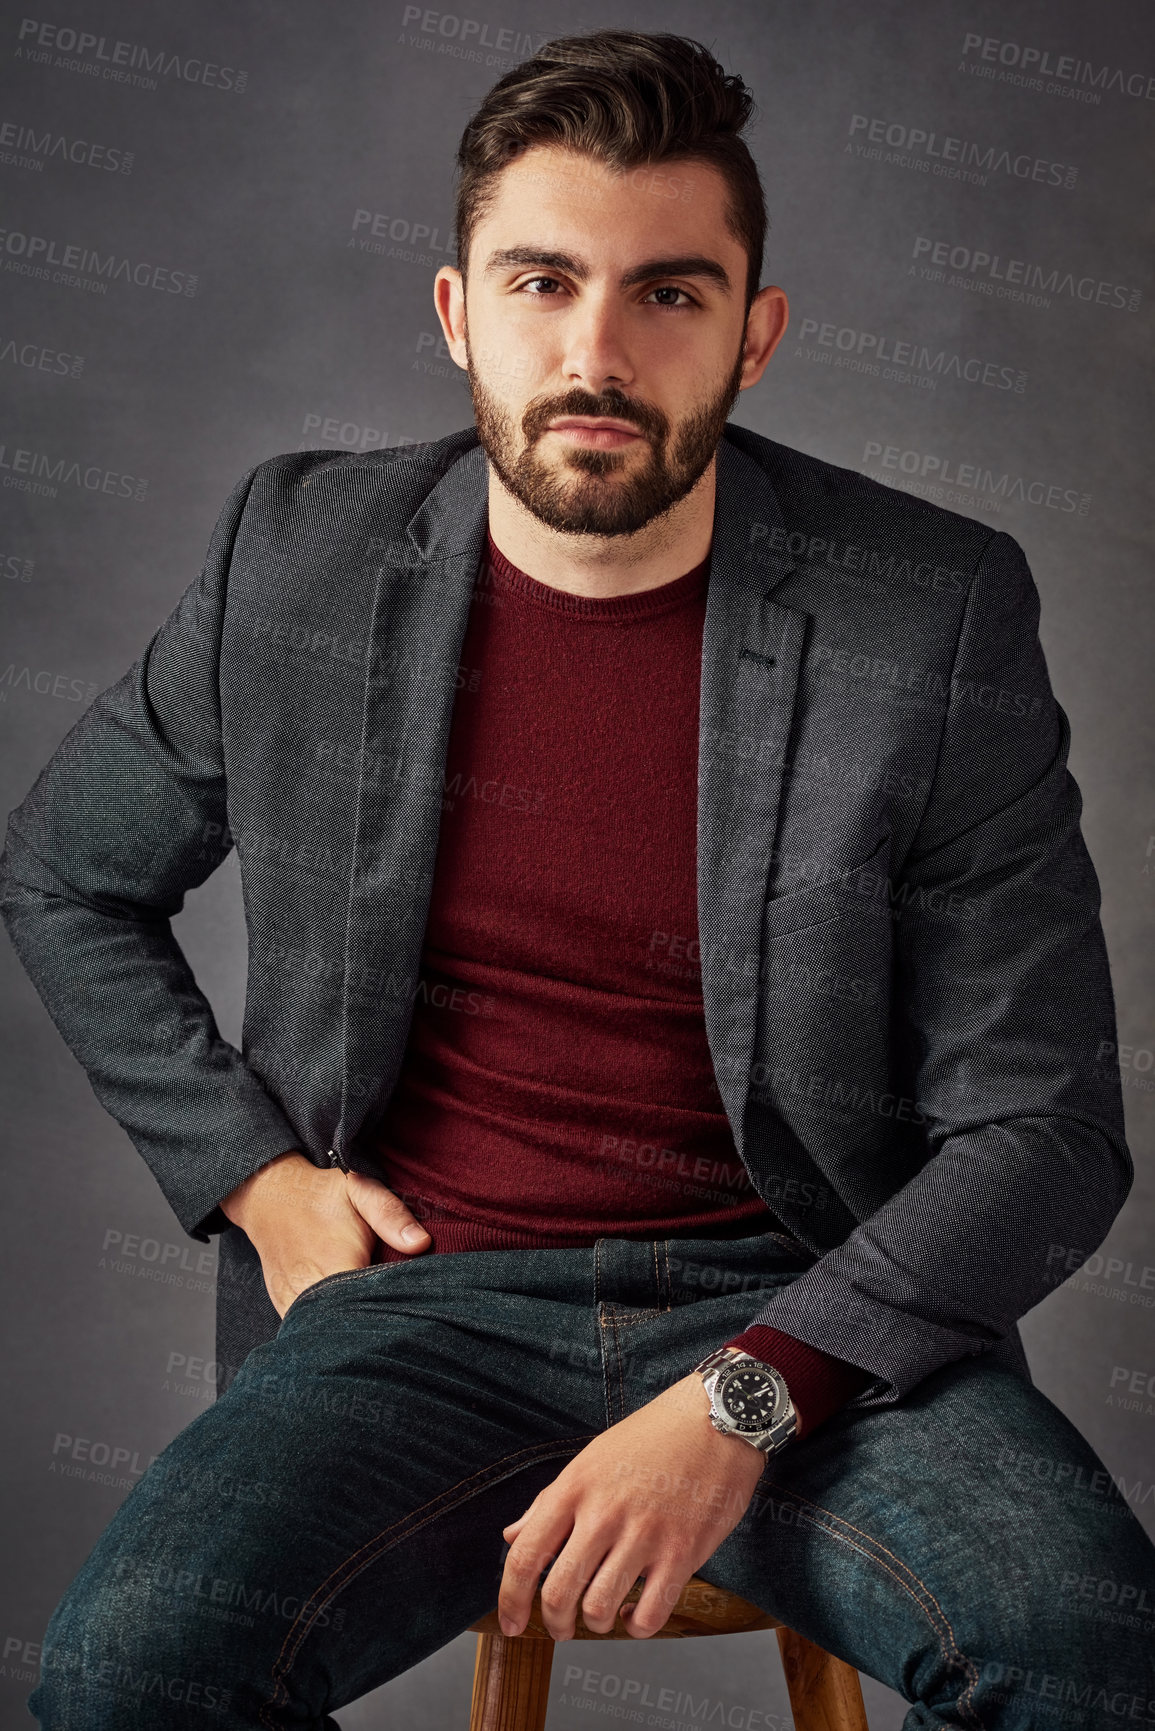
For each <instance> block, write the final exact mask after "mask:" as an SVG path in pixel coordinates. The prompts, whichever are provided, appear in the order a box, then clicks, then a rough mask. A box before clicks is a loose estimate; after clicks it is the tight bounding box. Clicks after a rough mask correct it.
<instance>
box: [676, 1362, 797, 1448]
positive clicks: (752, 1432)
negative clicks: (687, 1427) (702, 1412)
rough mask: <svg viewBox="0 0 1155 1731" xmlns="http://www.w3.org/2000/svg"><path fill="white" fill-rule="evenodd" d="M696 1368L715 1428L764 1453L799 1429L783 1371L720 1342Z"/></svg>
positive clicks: (785, 1442)
mask: <svg viewBox="0 0 1155 1731" xmlns="http://www.w3.org/2000/svg"><path fill="white" fill-rule="evenodd" d="M694 1369H695V1370H696V1371H697V1373H698V1375H699V1376H700V1377H701V1378H702V1383H703V1386H704V1387H705V1390H706V1393H707V1394H708V1395H709V1397H710V1423H711V1424H712V1425H713V1426H714V1429H715V1430H720V1431H722V1432H723V1433H726V1434H729V1435H730V1436H740V1437H741V1438H742V1440H743V1442H748V1443H753V1445H754V1447H755V1448H756V1449H761V1451H762V1453H763V1454H765V1455H772V1454H777V1452H778V1450H779V1449H781V1448H785V1446H786V1444H787V1443H788V1442H789V1441H790V1438H791V1437H792V1436H793V1435H794V1433H795V1431H796V1430H797V1429H798V1413H797V1411H796V1410H795V1407H794V1403H793V1401H792V1400H791V1399H790V1395H789V1392H788V1390H787V1388H786V1380H785V1378H784V1377H783V1375H782V1373H781V1371H778V1370H775V1369H774V1367H773V1365H769V1364H763V1363H762V1360H761V1359H760V1358H753V1357H751V1355H750V1353H748V1352H743V1351H742V1348H741V1347H740V1346H720V1347H719V1348H718V1350H717V1352H712V1353H711V1354H710V1355H709V1357H708V1358H704V1359H703V1360H702V1362H701V1364H698V1365H695V1366H694Z"/></svg>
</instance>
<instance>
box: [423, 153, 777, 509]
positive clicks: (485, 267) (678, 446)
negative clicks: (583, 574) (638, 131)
mask: <svg viewBox="0 0 1155 1731" xmlns="http://www.w3.org/2000/svg"><path fill="white" fill-rule="evenodd" d="M671 194H672V196H671ZM725 197H726V184H725V182H724V181H723V179H722V177H721V175H720V174H718V173H717V172H716V171H715V170H714V169H713V168H711V167H709V166H708V165H706V164H704V163H700V162H678V163H676V164H664V165H663V166H662V168H661V169H651V168H644V169H637V170H632V171H627V172H626V173H625V174H617V173H615V172H614V171H613V170H611V169H609V168H607V167H606V166H605V165H603V164H601V163H598V162H595V161H594V160H593V159H591V158H589V157H586V156H578V155H575V154H573V153H571V152H568V151H564V150H561V149H558V148H556V147H554V146H543V145H536V146H534V147H532V148H531V149H530V150H528V151H526V152H525V153H524V154H523V155H522V156H521V157H519V158H516V159H515V160H514V161H513V162H512V163H511V164H510V166H509V167H508V168H506V169H504V170H503V171H502V173H501V175H500V177H499V179H498V181H497V192H496V196H495V198H494V201H493V204H492V205H491V207H490V209H489V210H488V211H487V212H486V214H485V216H484V217H483V218H482V220H481V221H480V222H479V223H478V225H477V227H476V229H475V230H474V234H473V240H472V245H471V248H470V255H469V286H468V292H467V294H466V298H465V312H464V322H463V324H462V327H461V330H462V336H461V344H463V347H464V359H465V364H466V368H467V372H468V377H469V386H470V391H471V394H472V398H473V408H474V414H475V417H476V421H477V431H478V437H479V439H480V441H481V444H482V446H483V448H484V450H485V452H486V455H487V456H488V458H489V460H490V462H491V463H492V465H493V467H494V469H495V470H496V472H497V474H498V475H499V476H500V478H501V480H502V481H503V482H504V484H505V486H506V487H507V488H508V489H509V491H510V492H511V493H512V494H513V495H514V496H515V497H516V498H517V499H519V500H520V501H521V503H522V504H523V505H524V506H525V507H526V508H527V509H528V510H529V511H531V512H532V513H533V515H534V516H535V517H537V518H538V519H539V520H540V521H541V522H542V523H544V524H546V525H547V526H548V527H549V528H551V529H554V530H560V531H562V532H564V533H570V534H583V535H605V536H610V535H628V534H632V533H633V532H635V531H636V530H638V529H640V528H642V527H643V525H644V524H646V523H648V522H650V521H651V520H652V519H653V518H655V517H657V516H658V515H660V514H661V513H662V512H664V511H666V510H668V509H669V508H670V507H671V506H672V505H674V504H676V503H677V502H678V500H680V499H682V498H684V497H685V496H686V494H687V493H689V492H690V490H691V488H693V487H694V486H695V484H696V483H697V482H698V481H699V480H700V479H701V477H702V475H703V474H704V472H705V470H706V469H707V467H708V466H709V464H710V461H711V459H712V457H713V455H714V452H715V450H716V449H717V445H718V441H719V440H720V438H721V437H722V431H723V428H724V426H725V423H726V420H727V418H728V417H729V414H730V411H731V409H732V408H733V406H734V403H735V401H736V400H737V397H738V392H739V390H740V389H741V388H742V387H743V385H744V383H746V382H753V380H752V379H751V380H746V379H745V378H744V370H745V368H744V358H743V337H744V334H745V321H744V316H743V313H744V306H745V284H746V262H747V261H746V252H745V249H744V248H743V247H742V246H741V244H740V243H739V242H738V241H736V240H735V239H734V237H733V236H732V235H731V234H730V233H729V232H728V230H727V229H726V226H725V223H724V221H723V208H724V202H725ZM442 276H445V277H449V278H456V277H457V273H456V272H454V271H449V270H446V271H443V272H440V273H439V277H442ZM457 280H458V282H460V279H459V278H458V279H457ZM438 290H439V299H438V306H439V310H440V309H441V307H442V298H441V297H442V295H443V294H445V293H446V292H447V291H443V290H442V286H441V283H440V282H439V284H438ZM763 292H764V293H767V292H771V293H774V294H778V293H779V292H780V291H777V290H773V291H763ZM446 304H448V303H447V302H446ZM443 322H444V320H443ZM767 358H768V357H767ZM763 364H764V363H763ZM757 371H758V373H759V374H760V372H761V367H759V368H758V369H757ZM571 417H583V418H585V420H586V421H587V422H588V421H589V420H590V419H591V418H597V417H601V418H606V417H610V418H612V421H613V423H614V425H613V426H612V427H602V428H601V429H598V428H596V427H590V426H589V425H585V426H582V425H580V424H578V425H572V424H570V425H567V424H565V423H566V422H568V421H569V420H570V418H571ZM559 423H561V424H560V425H559Z"/></svg>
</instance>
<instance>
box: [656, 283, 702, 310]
mask: <svg viewBox="0 0 1155 1731" xmlns="http://www.w3.org/2000/svg"><path fill="white" fill-rule="evenodd" d="M650 293H651V294H656V295H681V297H682V304H683V305H685V306H691V307H692V306H696V305H697V302H696V301H695V300H694V298H693V296H692V295H688V294H687V293H686V291H685V289H681V288H676V287H675V286H674V284H673V283H670V282H668V283H662V284H660V285H659V287H658V288H656V289H651V290H650ZM660 304H661V305H662V306H667V307H677V304H678V303H677V302H676V301H662V302H661V303H660Z"/></svg>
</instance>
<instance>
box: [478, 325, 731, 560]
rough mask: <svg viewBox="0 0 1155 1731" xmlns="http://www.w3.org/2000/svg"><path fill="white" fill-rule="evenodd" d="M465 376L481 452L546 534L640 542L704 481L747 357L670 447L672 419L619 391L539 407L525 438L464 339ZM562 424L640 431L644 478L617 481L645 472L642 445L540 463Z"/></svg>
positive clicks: (583, 448)
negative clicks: (598, 423)
mask: <svg viewBox="0 0 1155 1731" xmlns="http://www.w3.org/2000/svg"><path fill="white" fill-rule="evenodd" d="M466 359H467V374H468V378H469V389H470V394H471V396H472V398H473V412H474V417H475V419H476V422H477V436H478V439H479V440H480V443H481V446H482V449H483V450H484V451H485V454H486V456H487V457H488V458H489V461H490V462H491V463H492V464H493V467H494V469H495V470H496V471H497V474H498V475H499V476H500V478H501V480H502V482H503V483H504V485H505V486H506V487H507V488H508V490H509V491H510V492H511V493H512V494H513V496H514V497H515V498H516V499H519V500H520V501H521V503H522V504H523V505H524V506H525V507H526V509H527V510H528V511H532V513H533V515H534V516H535V517H536V518H538V520H539V521H540V522H542V523H544V524H545V525H546V527H547V528H550V529H557V530H560V531H561V533H562V534H567V535H605V536H610V535H633V534H635V533H636V532H637V531H638V530H639V529H642V528H644V527H645V525H646V524H647V523H651V522H653V521H654V519H655V518H657V517H660V516H662V515H663V514H664V513H665V512H667V511H669V510H670V509H671V508H672V507H673V506H674V505H676V504H677V503H678V501H679V500H680V499H684V498H685V497H686V495H687V493H689V492H690V491H691V489H692V488H693V487H695V486H696V485H697V483H698V482H699V481H700V480H701V478H702V476H703V474H704V473H705V472H706V469H707V468H708V466H709V463H710V459H711V458H712V457H713V455H714V453H715V451H716V450H717V448H718V443H719V440H720V439H721V437H722V433H723V430H724V428H725V425H726V421H727V419H728V417H729V414H730V411H731V409H732V408H733V407H734V404H735V403H736V401H737V400H738V396H739V392H740V387H741V378H742V355H741V354H739V355H738V358H737V360H736V361H735V363H734V366H733V368H732V369H731V372H730V376H729V378H728V379H727V380H726V383H725V384H724V386H723V387H722V389H721V390H719V391H718V393H717V394H716V395H715V396H713V397H711V398H710V399H709V400H708V401H707V402H705V403H702V404H700V405H699V406H698V407H697V408H696V409H694V410H693V411H692V412H691V413H690V414H689V415H687V416H686V417H685V419H684V420H682V421H680V422H679V423H678V426H677V429H676V432H675V433H674V437H673V440H672V443H671V431H672V429H671V426H670V421H669V417H668V416H667V415H665V414H663V413H662V411H661V410H659V409H655V408H653V407H651V406H650V405H649V404H646V403H640V402H637V401H634V400H631V399H630V398H629V397H626V396H624V395H623V394H622V393H621V392H618V391H615V390H613V389H610V390H606V391H603V392H602V394H601V396H600V397H598V396H593V395H591V393H590V392H588V391H582V390H580V389H576V388H575V389H574V390H572V391H568V392H566V393H564V394H563V395H562V396H560V397H554V398H551V399H549V400H548V401H539V402H535V403H531V404H530V406H529V408H528V409H527V410H526V411H525V413H524V414H523V416H522V419H521V438H520V439H519V438H518V437H517V434H516V432H515V423H514V419H513V416H512V415H511V414H509V413H508V411H507V410H506V409H504V408H503V407H502V406H501V404H500V403H499V402H498V401H497V399H496V398H495V397H494V396H493V395H492V394H491V393H490V392H489V390H488V389H487V388H486V386H485V384H484V382H483V381H482V379H481V378H480V376H479V375H478V373H477V370H476V368H475V367H474V364H473V356H472V354H471V352H470V350H469V342H468V338H467V339H466ZM563 415H589V416H597V415H612V416H614V417H615V418H616V419H619V420H623V421H627V422H629V424H630V425H631V426H634V427H637V428H638V430H639V432H641V434H642V435H643V438H644V439H645V440H646V443H647V445H648V447H649V453H648V457H647V458H646V459H645V460H644V461H643V462H642V463H641V464H638V465H637V472H636V473H634V474H631V475H629V476H628V477H626V478H623V479H618V480H614V479H611V477H614V476H618V475H620V474H621V472H622V471H623V470H625V469H626V467H627V465H635V464H637V445H636V444H633V445H630V446H627V447H620V448H618V449H617V450H597V449H595V448H594V447H592V446H589V445H578V444H572V445H567V447H566V449H565V451H564V453H563V454H562V455H561V456H560V457H558V458H557V459H555V461H554V462H553V463H549V462H547V461H546V460H545V459H544V458H543V457H542V456H541V455H540V453H539V449H538V441H539V439H540V437H541V436H542V434H543V433H544V432H545V430H546V428H547V427H548V425H549V423H550V421H554V420H557V419H558V418H559V417H560V416H563Z"/></svg>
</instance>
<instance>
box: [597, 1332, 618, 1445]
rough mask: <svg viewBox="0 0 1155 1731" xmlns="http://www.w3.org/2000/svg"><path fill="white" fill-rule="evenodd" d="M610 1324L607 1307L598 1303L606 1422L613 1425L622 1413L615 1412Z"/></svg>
mask: <svg viewBox="0 0 1155 1731" xmlns="http://www.w3.org/2000/svg"><path fill="white" fill-rule="evenodd" d="M609 1326H610V1313H609V1311H608V1310H607V1309H606V1307H605V1305H604V1304H599V1305H598V1327H599V1328H600V1329H601V1347H602V1391H603V1394H604V1396H605V1403H606V1423H607V1425H612V1424H616V1423H617V1420H618V1418H619V1417H620V1416H621V1415H620V1414H618V1413H615V1411H614V1390H613V1381H612V1379H611V1377H610V1364H609V1346H608V1344H607V1340H606V1334H607V1330H608V1328H609Z"/></svg>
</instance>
